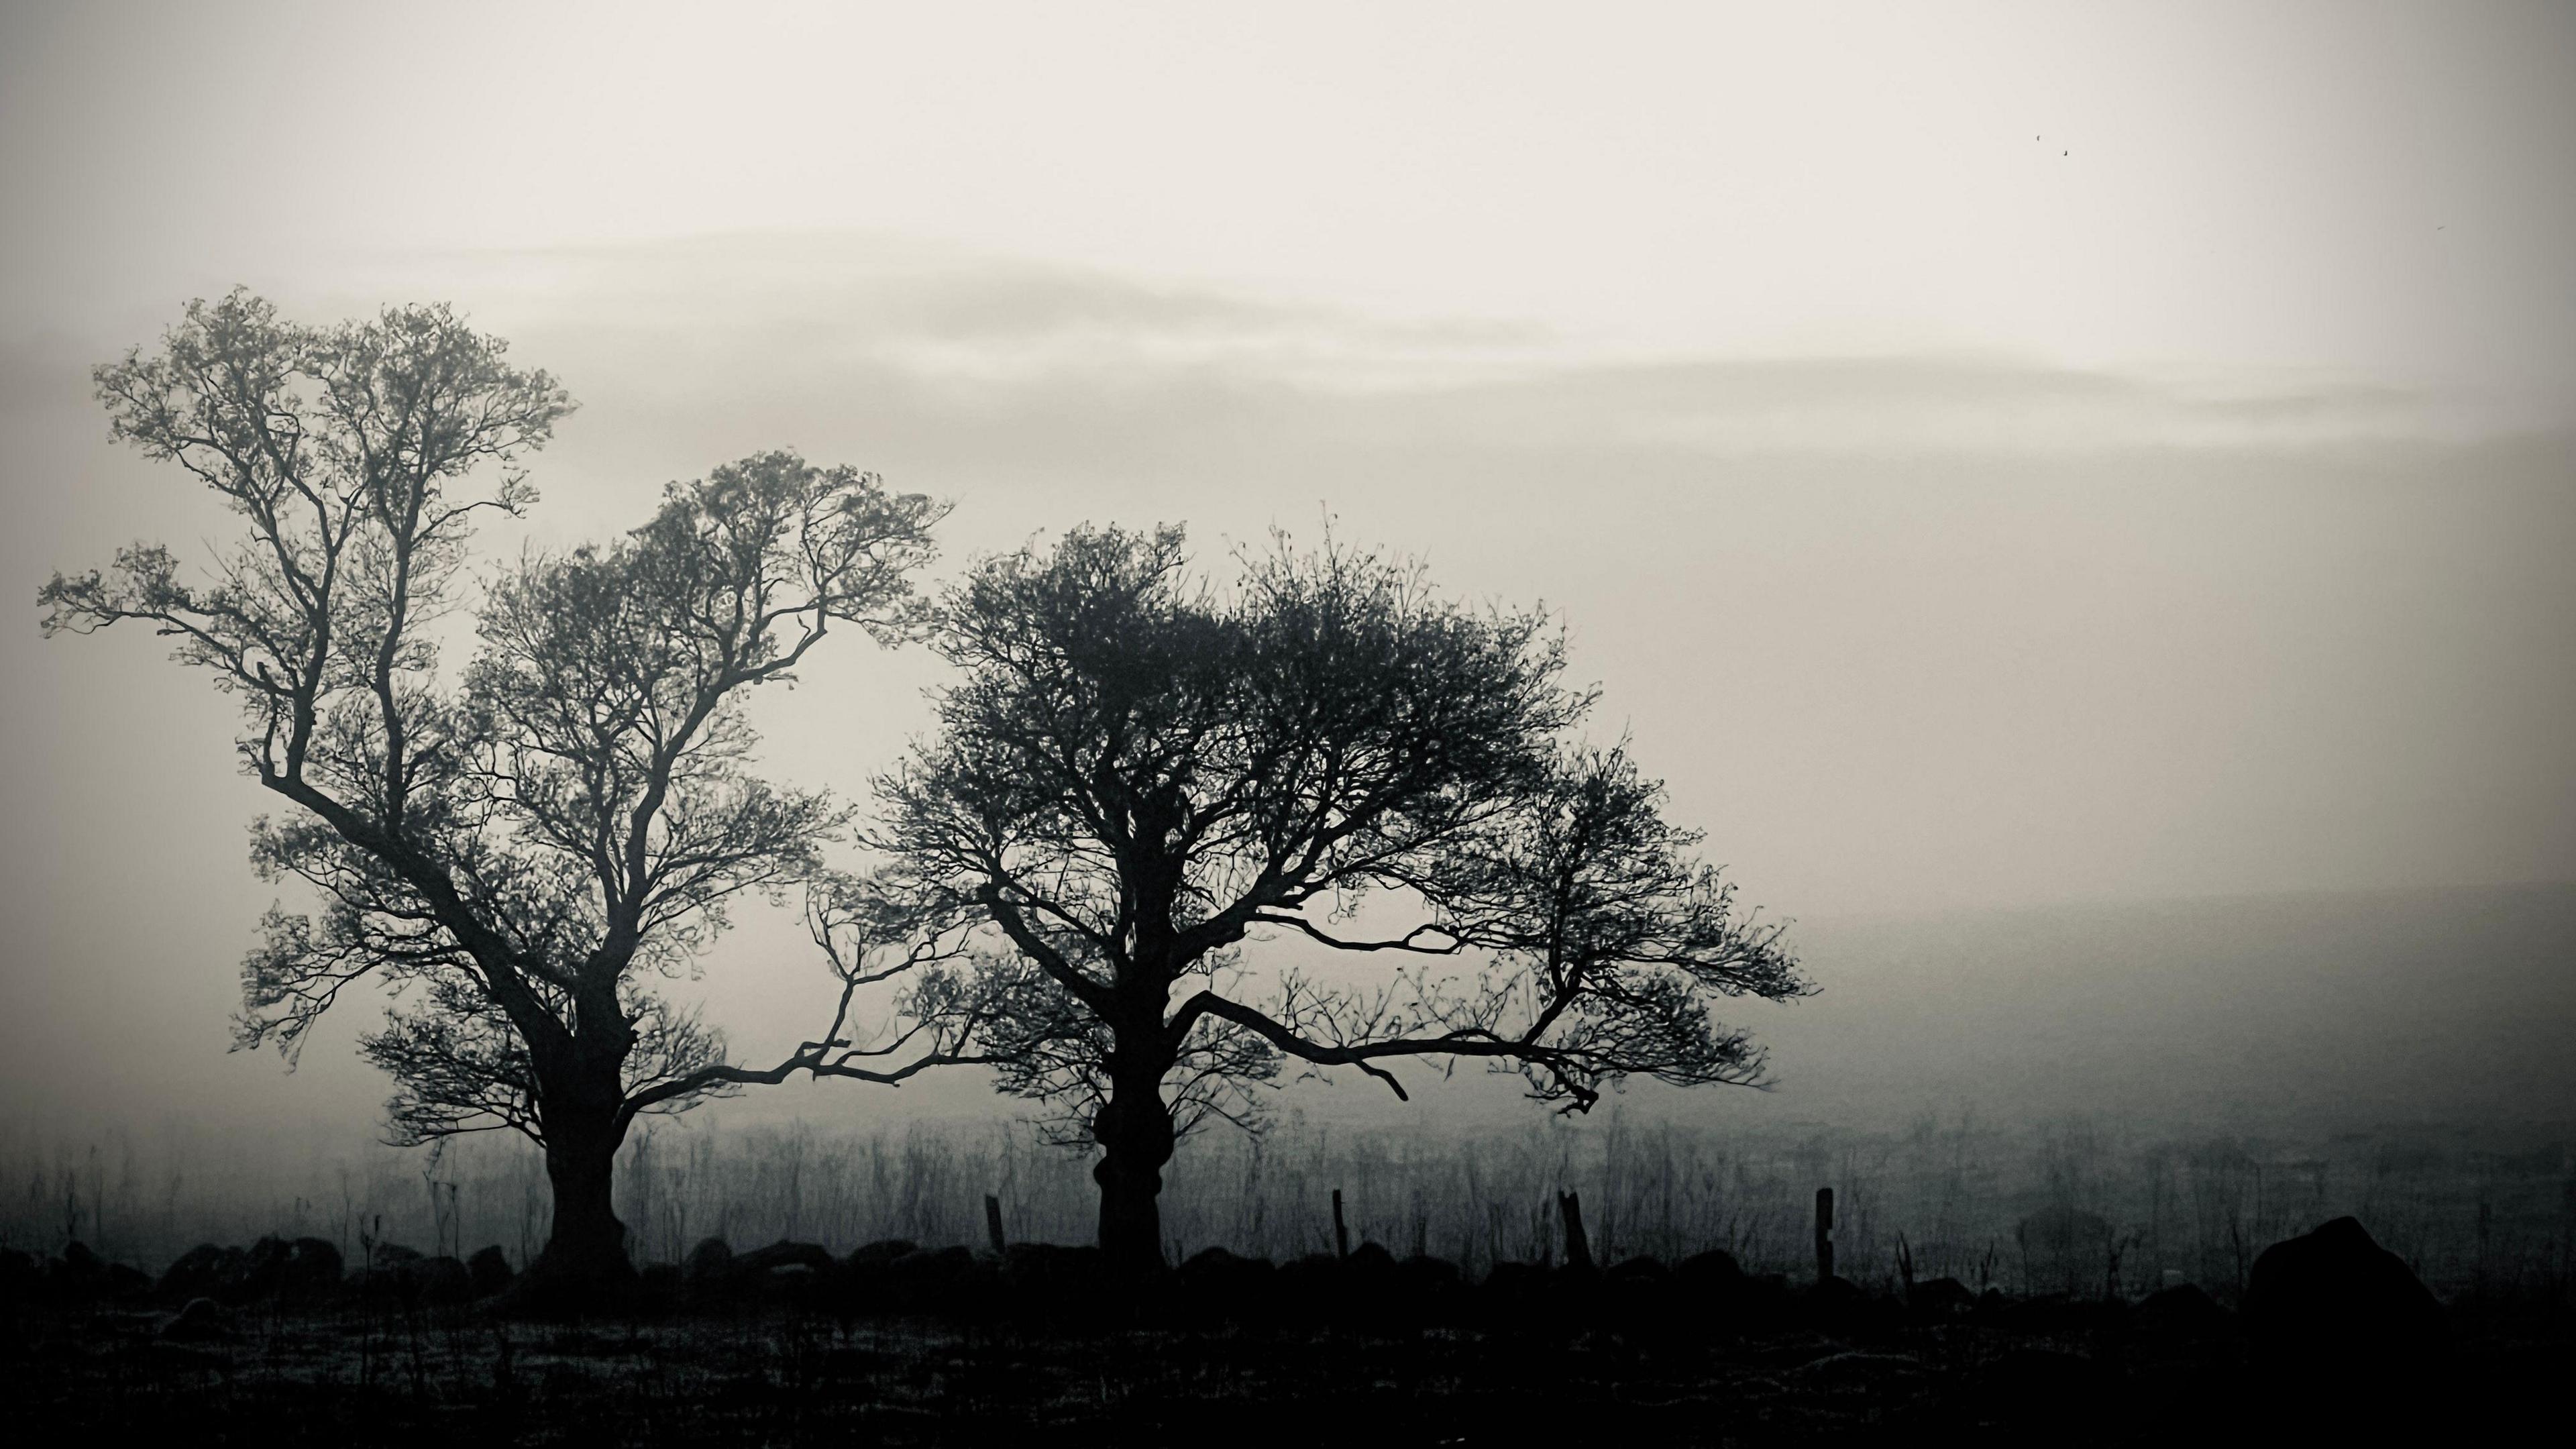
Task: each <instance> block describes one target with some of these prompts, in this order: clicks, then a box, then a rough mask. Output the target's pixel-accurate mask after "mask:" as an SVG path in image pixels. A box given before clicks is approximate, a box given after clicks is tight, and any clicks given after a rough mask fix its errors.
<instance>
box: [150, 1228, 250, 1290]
mask: <svg viewBox="0 0 2576 1449" xmlns="http://www.w3.org/2000/svg"><path fill="white" fill-rule="evenodd" d="M241 1274H242V1250H241V1249H239V1248H221V1247H217V1246H216V1245H214V1244H213V1243H199V1244H198V1245H197V1246H195V1247H193V1248H190V1249H189V1250H188V1251H186V1252H184V1253H181V1254H180V1255H179V1257H178V1261H176V1262H174V1263H172V1264H171V1265H170V1267H169V1269H168V1271H166V1272H164V1273H163V1274H162V1275H161V1282H160V1283H159V1285H158V1286H157V1287H155V1289H154V1290H153V1291H154V1292H156V1293H157V1294H159V1295H160V1296H161V1297H163V1298H166V1299H169V1300H170V1301H172V1302H174V1303H184V1302H186V1301H187V1300H189V1299H191V1298H220V1297H222V1296H224V1295H225V1294H227V1293H230V1292H231V1291H233V1289H234V1287H235V1286H236V1285H237V1284H238V1283H239V1282H240V1280H241Z"/></svg>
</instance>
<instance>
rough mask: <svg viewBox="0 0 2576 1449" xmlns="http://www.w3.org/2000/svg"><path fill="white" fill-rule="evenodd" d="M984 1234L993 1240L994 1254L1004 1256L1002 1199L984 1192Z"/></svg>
mask: <svg viewBox="0 0 2576 1449" xmlns="http://www.w3.org/2000/svg"><path fill="white" fill-rule="evenodd" d="M984 1234H985V1236H986V1237H989V1238H991V1239H992V1240H993V1256H994V1257H996V1258H998V1257H1001V1256H1002V1200H1001V1199H1000V1198H998V1197H995V1196H993V1195H992V1194H991V1193H989V1192H988V1193H986V1194H984Z"/></svg>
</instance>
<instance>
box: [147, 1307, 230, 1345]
mask: <svg viewBox="0 0 2576 1449" xmlns="http://www.w3.org/2000/svg"><path fill="white" fill-rule="evenodd" d="M231 1334H232V1315H231V1314H229V1313H227V1312H225V1311H224V1306H223V1305H222V1304H220V1303H217V1302H216V1301H215V1300H213V1299H212V1298H191V1299H189V1300H188V1302H187V1306H185V1307H183V1308H181V1309H180V1310H179V1311H178V1313H177V1314H176V1315H174V1316H173V1317H172V1318H171V1319H170V1321H169V1322H167V1323H165V1324H162V1325H161V1336H162V1337H163V1338H175V1339H182V1340H190V1339H194V1340H204V1339H210V1338H226V1337H230V1336H231Z"/></svg>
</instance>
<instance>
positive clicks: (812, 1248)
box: [733, 1238, 835, 1278]
mask: <svg viewBox="0 0 2576 1449" xmlns="http://www.w3.org/2000/svg"><path fill="white" fill-rule="evenodd" d="M834 1266H835V1265H834V1263H833V1259H832V1253H831V1250H830V1249H828V1248H826V1247H824V1246H823V1245H822V1244H820V1243H797V1242H790V1241H789V1240H787V1239H785V1238H780V1239H779V1240H778V1241H777V1242H774V1243H772V1244H770V1245H769V1246H768V1247H766V1248H754V1249H752V1250H751V1251H750V1252H748V1253H743V1254H740V1255H738V1256H737V1257H735V1258H734V1260H733V1268H734V1271H735V1272H737V1273H742V1274H747V1275H750V1276H752V1277H755V1278H758V1277H764V1276H767V1275H768V1274H770V1273H774V1272H777V1271H779V1270H781V1269H793V1270H796V1271H801V1272H808V1273H822V1272H828V1271H829V1270H830V1269H831V1268H832V1267H834Z"/></svg>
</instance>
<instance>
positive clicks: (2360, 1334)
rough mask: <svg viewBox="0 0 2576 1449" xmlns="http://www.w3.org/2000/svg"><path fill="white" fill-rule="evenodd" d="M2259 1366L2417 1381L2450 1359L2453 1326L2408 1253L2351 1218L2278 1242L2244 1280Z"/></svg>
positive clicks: (2282, 1372) (2297, 1373) (2299, 1374)
mask: <svg viewBox="0 0 2576 1449" xmlns="http://www.w3.org/2000/svg"><path fill="white" fill-rule="evenodd" d="M2244 1323H2245V1332H2246V1336H2247V1338H2248V1340H2249V1343H2250V1347H2251V1348H2252V1350H2253V1353H2254V1356H2255V1360H2256V1363H2257V1365H2258V1370H2261V1371H2267V1372H2269V1373H2270V1374H2272V1375H2275V1376H2279V1377H2282V1378H2284V1379H2296V1378H2314V1379H2330V1380H2336V1381H2341V1382H2360V1381H2370V1382H2372V1383H2375V1384H2377V1385H2379V1386H2382V1387H2386V1386H2391V1385H2393V1383H2394V1382H2395V1381H2398V1380H2408V1379H2419V1378H2421V1377H2422V1376H2423V1375H2424V1374H2425V1373H2426V1372H2427V1371H2428V1370H2430V1369H2432V1368H2434V1367H2435V1366H2436V1365H2438V1364H2440V1363H2442V1362H2444V1361H2446V1360H2447V1359H2448V1357H2449V1354H2450V1325H2449V1323H2448V1321H2447V1320H2446V1319H2445V1318H2444V1316H2443V1313H2442V1305H2441V1303H2440V1302H2439V1301H2438V1300H2436V1299H2435V1298H2434V1297H2433V1294H2432V1292H2431V1290H2429V1289H2427V1288H2426V1287H2425V1286H2424V1284H2423V1282H2422V1281H2421V1280H2420V1279H2418V1278H2417V1277H2416V1276H2415V1274H2414V1272H2413V1271H2412V1270H2411V1269H2409V1268H2408V1267H2407V1266H2406V1264H2405V1262H2404V1260H2402V1259H2400V1258H2399V1257H2398V1256H2397V1255H2396V1254H2395V1253H2392V1252H2389V1251H2388V1250H2387V1249H2385V1248H2383V1247H2381V1246H2379V1244H2378V1243H2376V1242H2374V1241H2372V1240H2371V1236H2370V1233H2369V1231H2368V1230H2367V1229H2365V1228H2363V1227H2362V1225H2361V1223H2360V1222H2359V1221H2358V1220H2356V1219H2353V1218H2348V1217H2347V1218H2336V1219H2335V1220H2334V1221H2332V1222H2330V1223H2327V1224H2325V1225H2324V1226H2322V1227H2319V1228H2318V1229H2317V1230H2316V1231H2314V1232H2311V1233H2308V1234H2306V1235H2304V1236H2302V1237H2296V1238H2291V1239H2289V1240H2287V1241H2285V1242H2279V1243H2274V1244H2273V1245H2272V1246H2270V1247H2268V1248H2265V1249H2264V1250H2263V1253H2262V1256H2261V1257H2258V1258H2256V1259H2255V1260H2254V1271H2253V1272H2252V1274H2250V1275H2249V1276H2248V1277H2247V1279H2246V1283H2245V1314H2244Z"/></svg>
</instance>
